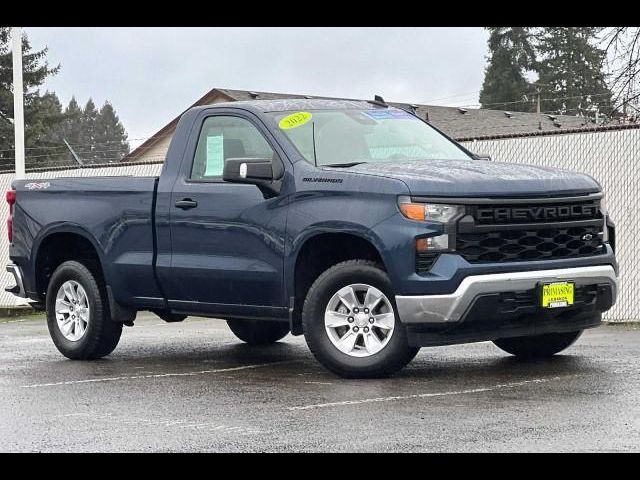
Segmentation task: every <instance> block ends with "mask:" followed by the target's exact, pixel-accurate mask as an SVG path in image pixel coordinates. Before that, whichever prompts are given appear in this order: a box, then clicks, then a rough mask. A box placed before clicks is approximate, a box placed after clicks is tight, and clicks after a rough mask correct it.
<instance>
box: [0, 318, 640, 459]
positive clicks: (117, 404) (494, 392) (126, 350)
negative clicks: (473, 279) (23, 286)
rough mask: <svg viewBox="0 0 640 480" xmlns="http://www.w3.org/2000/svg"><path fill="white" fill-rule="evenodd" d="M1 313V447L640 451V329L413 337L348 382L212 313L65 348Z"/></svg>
mask: <svg viewBox="0 0 640 480" xmlns="http://www.w3.org/2000/svg"><path fill="white" fill-rule="evenodd" d="M3 322H4V323H0V451H62V452H79V451H125V452H129V451H329V452H347V451H383V452H386V451H389V452H391V451H400V452H406V451H638V450H640V368H639V365H638V357H639V356H640V328H639V327H638V326H637V325H636V326H605V327H601V328H598V329H595V330H591V331H588V332H586V333H585V334H584V335H583V336H582V338H581V339H580V340H578V342H577V343H576V344H575V345H574V346H573V347H571V348H570V349H569V350H567V351H566V353H565V354H563V355H558V356H556V357H555V358H553V359H551V360H547V361H537V362H533V363H525V362H522V361H518V360H515V359H514V358H513V357H510V356H508V355H506V354H504V353H503V352H501V351H500V350H498V349H497V348H496V347H494V346H493V345H492V344H490V343H479V344H471V345H461V346H452V347H438V348H428V349H427V348H425V349H422V351H421V352H420V354H419V355H418V357H416V359H415V360H414V361H413V362H412V363H411V364H410V365H409V367H407V368H405V369H404V370H403V371H402V372H401V373H400V374H398V375H396V376H395V377H393V378H390V379H385V380H343V379H340V378H338V377H336V376H334V375H333V374H331V373H329V372H327V371H325V370H324V369H323V368H322V367H321V366H320V365H319V364H318V363H316V362H315V360H314V358H313V357H312V356H311V354H310V353H309V351H308V350H307V347H306V344H305V343H304V339H303V338H302V337H291V336H287V337H286V338H285V339H284V340H283V341H281V342H279V343H277V344H274V345H271V346H268V347H261V348H256V347H249V346H247V345H245V344H243V343H241V342H240V341H238V340H236V339H235V337H234V336H233V334H232V333H231V332H230V331H229V330H228V328H227V326H226V324H225V323H224V322H222V321H219V320H210V319H203V318H189V319H187V320H186V321H185V322H182V323H177V324H176V323H174V324H167V323H164V322H162V321H161V320H160V319H158V318H157V317H155V316H153V315H150V314H149V315H140V316H139V319H138V320H137V322H136V326H135V327H133V328H126V329H125V331H124V332H123V337H122V340H121V342H120V345H119V346H118V348H117V349H116V351H115V352H114V353H113V354H112V355H111V356H109V357H107V358H105V359H102V360H99V361H94V362H74V361H70V360H67V359H65V358H64V357H62V356H61V355H60V354H59V353H58V352H57V350H56V349H55V347H54V346H53V344H52V342H51V341H50V339H49V335H48V332H47V328H46V325H45V323H44V321H43V319H42V318H37V317H31V318H28V319H14V320H10V321H9V322H7V321H6V320H3Z"/></svg>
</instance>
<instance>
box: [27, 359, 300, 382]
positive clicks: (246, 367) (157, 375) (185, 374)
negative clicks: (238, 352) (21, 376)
mask: <svg viewBox="0 0 640 480" xmlns="http://www.w3.org/2000/svg"><path fill="white" fill-rule="evenodd" d="M292 361H294V360H287V361H283V362H271V363H261V364H257V365H242V366H240V367H230V368H218V369H214V370H198V371H195V372H181V373H155V374H152V375H128V376H122V377H104V378H89V379H85V380H68V381H66V382H55V383H36V384H34V385H21V388H39V387H56V386H59V385H77V384H81V383H101V382H116V381H118V380H135V379H140V378H165V377H191V376H194V375H206V374H209V373H223V372H235V371H237V370H249V369H253V368H261V367H269V366H272V365H278V364H282V363H290V362H292Z"/></svg>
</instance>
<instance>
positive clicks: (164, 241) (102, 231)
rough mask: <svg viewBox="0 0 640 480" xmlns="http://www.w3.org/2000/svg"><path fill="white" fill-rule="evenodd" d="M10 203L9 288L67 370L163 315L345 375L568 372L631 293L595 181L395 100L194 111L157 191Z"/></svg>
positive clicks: (55, 184)
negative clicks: (425, 369) (498, 158)
mask: <svg viewBox="0 0 640 480" xmlns="http://www.w3.org/2000/svg"><path fill="white" fill-rule="evenodd" d="M7 202H8V203H9V210H10V216H9V219H8V232H9V238H10V241H11V248H10V258H11V263H10V264H9V265H8V267H7V269H8V271H10V272H11V273H12V274H13V276H14V277H15V283H16V285H15V286H12V287H9V288H8V289H7V290H8V291H11V292H12V293H14V294H15V295H18V296H21V297H25V298H29V299H30V300H31V302H32V304H33V305H34V306H36V307H38V308H42V309H46V312H47V322H48V327H49V331H50V333H51V337H52V339H53V342H54V343H55V345H56V347H57V348H58V349H59V350H60V352H61V353H62V354H63V355H65V356H66V357H68V358H71V359H80V360H88V359H95V358H99V357H103V356H105V355H108V354H110V353H111V352H112V351H113V350H114V349H115V348H116V345H117V344H118V341H119V339H120V335H121V333H122V329H123V325H127V326H132V325H133V323H134V320H135V317H136V313H137V312H138V311H141V310H148V311H151V312H154V313H155V314H157V315H158V316H159V317H160V318H162V319H164V320H165V321H168V322H174V321H181V320H184V319H185V318H186V317H187V316H189V315H198V316H208V317H213V318H221V319H225V320H226V321H227V323H228V325H229V327H230V328H231V330H232V331H233V333H234V334H235V335H236V336H237V337H238V338H239V339H241V340H243V341H245V342H248V343H250V344H266V343H270V342H276V341H278V340H280V339H282V338H283V337H284V336H285V335H287V334H288V333H291V334H293V335H304V336H305V339H306V341H307V344H308V346H309V348H310V349H311V351H312V352H313V354H314V355H315V357H316V358H317V359H318V360H319V361H320V362H321V363H322V364H323V365H325V366H326V367H327V368H328V369H330V370H331V371H333V372H335V373H337V374H338V375H341V376H345V377H379V376H386V375H389V374H391V373H393V372H395V371H397V370H399V369H401V368H402V367H404V366H405V365H406V364H407V363H409V362H410V361H411V360H412V359H413V357H414V356H415V355H416V354H417V352H418V350H419V349H420V348H421V347H424V346H433V345H447V344H456V343H465V342H478V341H493V342H494V343H495V344H496V345H497V346H498V347H500V348H501V349H503V350H505V351H506V352H509V353H511V354H514V355H518V356H522V357H528V358H532V357H544V356H550V355H553V354H555V353H557V352H560V351H561V350H563V349H565V348H567V347H568V346H570V345H571V344H572V343H573V342H574V341H575V340H576V339H577V338H578V337H579V336H580V334H581V332H582V331H583V330H584V329H586V328H590V327H596V326H598V325H599V324H600V323H601V318H602V312H604V311H606V310H608V309H609V308H611V306H612V305H613V304H614V302H615V300H616V295H617V271H618V266H617V263H616V260H615V255H614V249H615V229H614V224H613V223H612V222H611V220H610V219H609V217H608V215H607V212H606V210H605V207H604V203H603V193H602V191H601V188H600V186H599V184H598V183H597V182H596V181H595V180H594V179H592V178H591V177H589V176H587V175H584V174H579V173H573V172H569V171H564V170H556V169H551V168H542V167H536V166H529V165H518V164H507V163H498V162H492V161H490V160H489V159H487V158H482V157H480V156H477V155H475V154H473V153H471V152H469V151H468V150H467V149H465V148H464V147H463V146H461V145H459V144H458V143H456V142H455V141H453V140H451V139H450V138H448V137H447V136H446V135H444V134H443V133H442V132H440V131H439V130H438V129H436V128H434V127H433V126H431V125H430V124H428V123H427V122H425V121H423V120H421V119H419V118H417V117H416V116H415V115H413V114H412V112H411V111H410V110H407V111H405V110H403V109H400V108H394V107H391V106H389V105H387V104H386V103H385V102H384V101H383V100H382V99H380V98H378V99H377V100H375V101H371V102H365V101H337V100H317V99H314V100H294V99H287V100H274V101H267V100H264V101H248V102H234V103H223V104H216V105H213V106H206V107H197V108H192V109H191V110H189V111H187V112H185V113H184V114H183V115H182V117H181V119H180V121H179V123H178V125H177V129H176V132H175V135H174V136H173V139H172V141H171V145H170V147H169V150H168V153H167V156H166V160H165V163H164V166H163V168H162V172H161V174H160V176H159V177H157V178H153V177H126V176H125V177H91V178H56V179H50V180H20V181H15V182H14V183H13V185H12V190H11V191H9V192H7Z"/></svg>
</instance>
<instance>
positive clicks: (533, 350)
mask: <svg viewBox="0 0 640 480" xmlns="http://www.w3.org/2000/svg"><path fill="white" fill-rule="evenodd" d="M580 335H582V330H579V331H577V332H567V333H548V334H545V335H535V336H531V337H513V338H499V339H498V340H494V341H493V343H494V344H495V345H496V346H497V347H498V348H500V349H502V350H504V351H505V352H507V353H510V354H511V355H515V356H516V357H522V358H545V357H551V356H552V355H555V354H556V353H559V352H561V351H562V350H564V349H566V348H569V347H570V346H571V345H572V344H573V342H575V341H576V340H577V339H578V338H579V337H580Z"/></svg>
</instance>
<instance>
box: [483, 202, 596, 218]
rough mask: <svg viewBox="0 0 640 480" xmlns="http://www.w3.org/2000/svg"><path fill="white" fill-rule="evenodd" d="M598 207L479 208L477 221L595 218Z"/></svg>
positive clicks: (592, 205)
mask: <svg viewBox="0 0 640 480" xmlns="http://www.w3.org/2000/svg"><path fill="white" fill-rule="evenodd" d="M597 208H598V207H597V206H596V205H594V204H587V205H562V206H534V207H498V208H478V210H477V219H478V220H479V221H481V222H498V223H500V222H509V221H514V220H515V221H517V220H520V221H527V220H531V221H547V220H551V221H553V220H571V219H584V218H594V217H595V216H596V213H597Z"/></svg>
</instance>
